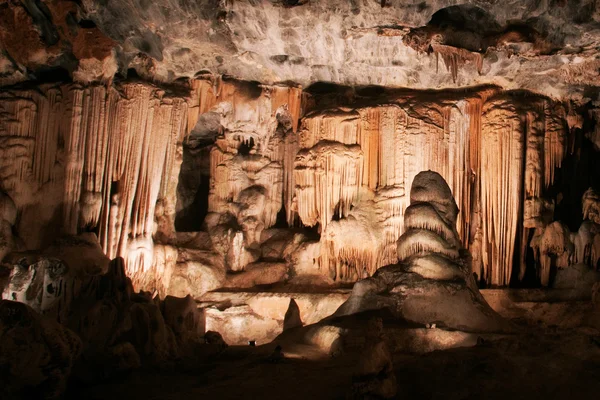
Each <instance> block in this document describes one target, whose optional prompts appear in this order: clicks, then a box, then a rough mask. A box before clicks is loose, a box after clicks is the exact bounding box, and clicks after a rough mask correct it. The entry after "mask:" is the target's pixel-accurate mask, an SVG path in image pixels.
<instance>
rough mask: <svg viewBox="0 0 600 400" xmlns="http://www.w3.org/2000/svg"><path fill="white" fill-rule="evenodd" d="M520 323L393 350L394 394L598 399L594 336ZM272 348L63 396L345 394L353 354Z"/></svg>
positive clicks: (139, 374) (142, 373)
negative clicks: (503, 330)
mask: <svg viewBox="0 0 600 400" xmlns="http://www.w3.org/2000/svg"><path fill="white" fill-rule="evenodd" d="M362 322H363V323H365V322H366V320H363V321H362ZM516 322H520V323H524V322H523V321H522V320H520V321H518V320H517V321H516ZM556 322H559V321H556ZM392 323H393V322H392ZM523 328H525V331H524V332H523V333H521V334H518V335H514V336H510V337H507V338H503V339H497V340H484V341H482V343H481V344H479V345H477V346H474V347H464V348H454V349H448V350H439V351H433V352H430V353H426V354H410V353H402V352H398V353H395V354H393V364H394V374H395V376H396V379H397V382H398V393H397V395H396V397H395V398H398V399H402V398H425V399H482V398H485V399H506V398H515V399H531V398H547V399H561V398H573V399H594V398H596V396H597V393H598V390H600V381H599V380H598V377H599V376H600V343H599V342H600V337H598V336H597V335H596V336H594V335H590V334H589V332H587V331H586V330H585V329H565V328H561V327H559V326H558V325H553V326H550V327H548V326H543V323H541V322H540V323H539V325H536V324H533V325H531V324H528V323H525V326H523ZM273 347H274V345H264V346H258V347H250V346H230V347H229V348H227V349H225V350H224V351H222V352H219V353H218V354H212V355H205V356H201V357H198V358H196V359H194V360H193V361H192V360H188V361H187V362H186V360H182V361H181V362H178V363H176V364H173V365H164V366H162V367H161V368H151V369H146V368H142V369H140V370H136V371H133V372H131V373H130V374H128V375H126V376H122V377H118V378H116V379H113V380H111V381H109V382H104V383H101V384H96V385H92V386H86V387H81V386H77V385H73V386H70V387H69V389H68V391H67V394H66V398H67V399H80V398H88V399H98V400H100V399H107V398H140V399H142V398H143V399H179V398H184V397H185V398H188V397H190V398H191V397H195V396H198V397H203V398H215V399H217V398H218V399H238V398H242V397H243V398H251V399H254V398H265V399H281V398H289V399H308V398H311V399H345V398H347V397H346V396H347V395H348V394H349V391H350V389H349V388H350V387H351V384H352V377H353V374H354V370H355V365H356V363H357V362H360V360H359V355H358V354H359V353H358V352H349V353H345V354H341V355H337V356H335V357H322V358H319V359H310V358H311V354H306V355H304V356H305V357H306V358H304V359H303V358H302V357H303V355H302V354H298V355H296V356H295V357H294V358H286V359H284V360H282V361H280V362H277V363H273V362H272V361H270V360H269V355H270V354H271V353H272V350H273ZM283 350H284V353H285V347H284V349H283ZM213 351H215V352H218V350H213Z"/></svg>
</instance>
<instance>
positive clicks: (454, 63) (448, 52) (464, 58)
mask: <svg viewBox="0 0 600 400" xmlns="http://www.w3.org/2000/svg"><path fill="white" fill-rule="evenodd" d="M430 47H431V51H432V52H433V53H435V57H436V64H437V63H438V62H439V60H438V57H439V56H442V60H443V61H444V64H445V65H446V69H447V70H448V71H449V72H450V73H451V74H452V81H453V82H455V83H456V79H457V78H458V69H459V67H461V66H463V65H465V64H467V63H472V64H473V65H474V66H475V68H476V70H477V72H478V73H479V74H481V69H482V68H483V56H482V55H481V54H480V53H475V52H471V51H468V50H465V49H461V48H458V47H453V46H446V45H443V44H431V46H430Z"/></svg>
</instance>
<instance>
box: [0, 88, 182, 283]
mask: <svg viewBox="0 0 600 400" xmlns="http://www.w3.org/2000/svg"><path fill="white" fill-rule="evenodd" d="M3 96H6V94H3ZM3 107H8V108H10V114H12V115H14V116H16V117H17V121H19V122H18V123H13V122H11V121H12V120H14V119H13V118H1V119H0V124H2V128H1V129H0V138H1V139H0V140H2V141H6V140H8V141H10V140H11V139H13V138H15V137H19V138H20V137H23V138H24V139H25V140H19V142H20V143H21V142H22V144H24V145H25V146H22V144H20V145H19V146H18V148H17V149H16V150H17V151H16V152H13V153H15V154H14V157H13V158H15V161H18V162H16V163H15V166H14V168H15V169H16V170H18V171H19V172H18V174H16V176H17V177H18V180H17V181H16V182H13V181H11V180H10V179H3V180H2V185H3V187H4V188H5V189H6V190H7V191H8V192H9V193H11V197H13V198H14V199H15V200H16V203H17V204H18V205H20V206H26V205H27V204H29V203H32V202H34V199H33V198H29V199H27V198H23V197H24V196H23V193H19V190H27V191H29V192H30V193H29V196H31V197H33V195H34V194H35V193H36V192H37V191H38V190H41V188H42V187H44V185H46V184H51V185H54V184H57V185H62V187H63V190H62V196H63V198H62V201H61V202H60V203H62V217H63V219H62V226H60V227H58V228H59V231H61V232H63V233H67V234H75V233H77V232H78V231H81V230H87V229H98V232H99V239H100V243H101V245H102V248H103V250H104V251H105V252H106V254H107V255H108V256H109V257H110V258H114V257H117V256H122V257H124V258H125V259H126V260H127V269H128V273H129V274H130V276H132V278H133V280H134V283H135V281H136V274H142V273H144V272H145V271H146V270H148V269H149V268H150V266H151V265H152V234H153V230H154V226H153V224H154V209H155V205H156V202H157V199H158V198H159V196H160V195H161V183H162V182H163V175H164V174H165V172H166V171H169V172H170V169H171V168H172V167H173V165H172V164H173V163H174V154H175V152H176V143H177V142H181V140H182V137H183V135H184V131H185V129H186V122H187V121H186V119H185V117H186V113H187V104H186V102H185V100H184V99H181V98H169V97H167V96H165V94H164V92H163V91H161V90H158V89H156V88H154V87H152V86H150V85H144V84H125V85H122V87H120V91H117V90H116V89H114V88H107V87H104V86H90V87H80V86H76V85H63V86H58V87H49V88H45V87H42V88H40V90H39V91H23V92H19V93H14V94H13V95H12V100H11V101H8V102H6V103H3ZM3 150H4V151H6V149H5V148H3ZM9 153H10V151H9ZM15 172H16V171H15ZM23 188H26V189H23ZM163 188H164V186H163ZM162 195H166V193H162Z"/></svg>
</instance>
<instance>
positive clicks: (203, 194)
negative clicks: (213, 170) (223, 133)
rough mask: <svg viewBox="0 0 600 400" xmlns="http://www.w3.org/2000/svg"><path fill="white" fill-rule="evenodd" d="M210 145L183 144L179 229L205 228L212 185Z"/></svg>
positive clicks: (190, 230)
mask: <svg viewBox="0 0 600 400" xmlns="http://www.w3.org/2000/svg"><path fill="white" fill-rule="evenodd" d="M209 175H210V146H209V147H201V148H190V147H189V146H184V148H183V162H182V164H181V170H180V172H179V182H178V183H177V206H176V207H177V213H176V215H175V230H176V231H177V232H197V231H201V230H202V224H203V223H204V218H205V217H206V214H207V213H208V192H209V189H210V176H209Z"/></svg>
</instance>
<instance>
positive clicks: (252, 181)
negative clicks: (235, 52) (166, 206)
mask: <svg viewBox="0 0 600 400" xmlns="http://www.w3.org/2000/svg"><path fill="white" fill-rule="evenodd" d="M193 88H194V89H193V93H192V105H191V111H190V122H189V123H194V124H195V123H196V121H197V119H198V115H199V114H201V113H205V112H212V113H216V114H217V115H218V117H219V122H220V125H221V127H222V131H221V133H220V136H219V137H218V138H217V140H216V142H215V145H214V146H213V148H212V149H211V152H210V187H209V198H208V210H209V212H211V213H213V214H215V215H225V214H226V215H227V218H225V219H224V220H226V219H229V220H230V221H232V220H235V221H236V223H235V224H233V225H232V224H231V223H230V222H229V224H230V226H229V228H230V230H231V235H230V236H231V237H232V238H233V239H232V242H231V243H230V245H231V246H230V247H231V248H232V249H234V250H235V251H236V252H237V253H235V254H233V253H232V255H231V257H229V258H230V259H231V260H230V262H228V267H229V268H230V269H233V270H241V269H243V268H244V267H245V265H246V264H247V263H248V262H250V261H251V260H252V257H245V256H244V254H247V252H246V249H248V248H250V247H251V246H252V245H254V244H255V243H257V242H259V241H260V236H261V232H262V231H263V230H264V229H267V228H269V227H271V226H273V225H274V224H275V222H276V220H277V215H278V213H279V211H280V210H281V209H282V207H285V210H286V213H287V215H286V217H287V220H288V222H289V223H290V225H292V224H293V223H294V220H295V216H296V214H295V212H294V210H293V204H292V203H293V194H294V190H293V188H294V185H295V184H294V174H293V168H294V157H295V154H296V152H297V143H298V140H297V135H296V134H295V132H296V130H297V126H298V120H299V115H300V103H301V90H300V89H297V88H290V87H283V86H282V87H277V86H262V85H258V86H252V87H249V86H248V84H246V83H241V82H235V81H223V80H221V79H216V80H213V81H208V80H199V81H195V82H194V84H193ZM213 220H215V219H213ZM215 221H216V220H215ZM211 224H212V223H211ZM218 224H220V223H218ZM209 225H210V224H209ZM208 228H209V231H213V230H214V229H215V228H216V227H215V226H212V225H210V226H208ZM219 229H220V228H219ZM217 230H218V229H217ZM215 232H216V231H215ZM238 253H239V254H238Z"/></svg>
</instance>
